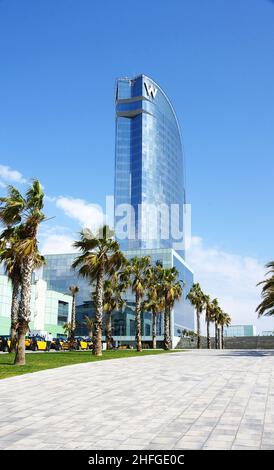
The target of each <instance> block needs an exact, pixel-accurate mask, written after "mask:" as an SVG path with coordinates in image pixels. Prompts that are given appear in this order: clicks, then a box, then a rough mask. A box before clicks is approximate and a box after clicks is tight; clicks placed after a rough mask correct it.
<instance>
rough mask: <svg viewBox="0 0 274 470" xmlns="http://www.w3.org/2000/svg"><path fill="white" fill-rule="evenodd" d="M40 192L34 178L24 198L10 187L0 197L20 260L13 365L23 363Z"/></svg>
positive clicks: (4, 220) (1, 218)
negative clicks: (19, 286)
mask: <svg viewBox="0 0 274 470" xmlns="http://www.w3.org/2000/svg"><path fill="white" fill-rule="evenodd" d="M43 199H44V193H43V190H42V187H41V185H40V183H39V181H38V180H34V181H33V183H32V185H31V186H30V187H29V188H28V190H27V191H26V194H25V197H23V196H22V195H21V194H20V192H19V191H18V190H17V189H16V188H14V187H13V186H9V187H8V195H7V197H2V198H0V221H1V222H2V224H4V225H5V226H6V227H7V228H10V229H15V228H16V231H17V234H18V239H17V240H16V242H15V243H14V245H13V249H14V252H15V253H16V256H18V259H20V278H21V281H20V283H21V295H20V301H19V306H18V323H17V332H18V343H17V348H16V356H15V362H14V363H15V364H17V365H24V364H25V336H26V333H27V331H28V328H29V322H30V300H31V280H32V273H33V270H34V268H35V256H36V255H37V253H39V251H38V241H37V232H38V228H39V225H40V223H41V222H42V221H43V220H44V219H45V216H44V214H43V212H42V209H43Z"/></svg>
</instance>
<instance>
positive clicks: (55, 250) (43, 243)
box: [39, 225, 76, 255]
mask: <svg viewBox="0 0 274 470" xmlns="http://www.w3.org/2000/svg"><path fill="white" fill-rule="evenodd" d="M75 237H76V234H74V233H73V232H72V231H71V230H70V229H69V228H67V227H63V226H59V225H56V226H54V227H46V228H45V227H41V230H40V233H39V240H40V251H41V253H42V254H44V255H45V254H46V255H52V254H59V253H60V254H61V253H73V252H75V251H76V250H75V248H73V246H72V244H73V242H74V241H75Z"/></svg>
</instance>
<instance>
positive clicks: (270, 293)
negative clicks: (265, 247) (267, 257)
mask: <svg viewBox="0 0 274 470" xmlns="http://www.w3.org/2000/svg"><path fill="white" fill-rule="evenodd" d="M266 268H268V269H270V271H268V272H267V274H266V275H269V274H270V275H271V276H270V277H269V278H268V279H265V280H264V281H261V282H259V284H257V285H260V284H263V289H262V302H261V303H260V305H258V307H257V308H256V312H258V317H261V316H262V315H266V316H271V315H274V261H270V262H269V263H267V264H266Z"/></svg>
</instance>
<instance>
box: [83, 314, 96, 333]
mask: <svg viewBox="0 0 274 470" xmlns="http://www.w3.org/2000/svg"><path fill="white" fill-rule="evenodd" d="M84 323H85V325H86V327H87V329H88V336H89V338H92V337H93V328H94V320H93V319H92V318H91V317H88V316H87V315H86V316H85V320H84Z"/></svg>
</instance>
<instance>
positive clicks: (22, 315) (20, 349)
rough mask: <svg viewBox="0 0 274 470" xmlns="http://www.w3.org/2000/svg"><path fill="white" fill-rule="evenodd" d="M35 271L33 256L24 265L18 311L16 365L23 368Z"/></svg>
mask: <svg viewBox="0 0 274 470" xmlns="http://www.w3.org/2000/svg"><path fill="white" fill-rule="evenodd" d="M32 271H33V255H32V256H29V257H28V258H26V259H25V260H24V261H23V263H22V277H21V298H20V302H19V309H18V345H17V348H16V355H15V360H14V364H16V365H20V366H23V365H25V363H26V357H25V336H26V333H27V331H28V329H29V322H30V299H31V276H32Z"/></svg>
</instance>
